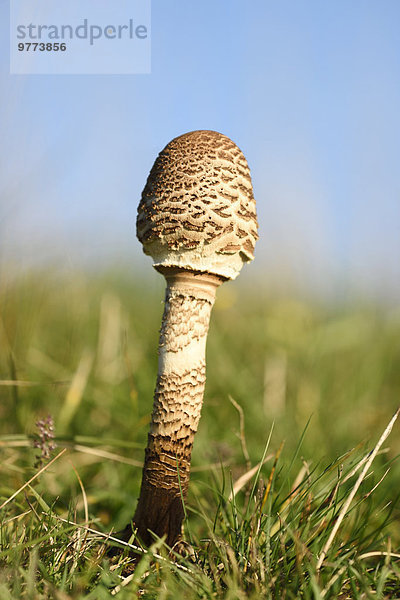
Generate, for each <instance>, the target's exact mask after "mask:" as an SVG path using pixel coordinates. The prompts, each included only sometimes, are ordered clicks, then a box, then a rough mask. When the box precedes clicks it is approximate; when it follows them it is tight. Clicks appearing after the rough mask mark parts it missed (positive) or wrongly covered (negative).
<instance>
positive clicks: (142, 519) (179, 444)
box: [133, 267, 223, 546]
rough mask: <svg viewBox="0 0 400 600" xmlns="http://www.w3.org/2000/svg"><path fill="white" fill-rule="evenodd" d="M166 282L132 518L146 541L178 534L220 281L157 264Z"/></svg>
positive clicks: (170, 538) (173, 539) (170, 542)
mask: <svg viewBox="0 0 400 600" xmlns="http://www.w3.org/2000/svg"><path fill="white" fill-rule="evenodd" d="M158 270H160V271H161V272H162V273H163V274H164V276H165V278H166V280H167V289H166V294H165V308H164V314H163V318H162V325H161V332H160V341H159V359H158V376H157V384H156V389H155V393H154V406H153V414H152V421H151V427H150V432H149V436H148V442H147V448H146V453H145V464H144V468H143V475H142V486H141V491H140V497H139V502H138V505H137V508H136V513H135V516H134V519H133V520H134V523H135V527H136V528H137V530H138V536H139V538H140V539H141V540H142V542H143V543H145V544H146V545H148V544H150V543H151V542H152V541H153V540H154V537H153V536H152V535H151V533H150V532H153V533H155V534H156V535H157V536H159V537H162V536H166V542H167V544H168V545H170V546H172V545H173V544H174V543H175V542H176V541H177V540H178V539H179V537H180V535H181V528H182V522H183V518H184V507H183V502H184V501H185V499H186V494H187V489H188V484H189V477H190V460H191V453H192V447H193V441H194V436H195V433H196V431H197V426H198V423H199V419H200V412H201V407H202V403H203V394H204V386H205V381H206V361H205V349H206V339H207V333H208V326H209V322H210V315H211V309H212V306H213V304H214V300H215V292H216V289H217V287H218V286H219V285H220V283H222V281H223V279H222V278H220V277H218V276H216V275H212V274H209V273H195V272H190V271H187V270H185V269H176V268H162V267H161V268H159V269H158Z"/></svg>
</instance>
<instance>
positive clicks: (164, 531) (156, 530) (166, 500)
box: [109, 485, 185, 556]
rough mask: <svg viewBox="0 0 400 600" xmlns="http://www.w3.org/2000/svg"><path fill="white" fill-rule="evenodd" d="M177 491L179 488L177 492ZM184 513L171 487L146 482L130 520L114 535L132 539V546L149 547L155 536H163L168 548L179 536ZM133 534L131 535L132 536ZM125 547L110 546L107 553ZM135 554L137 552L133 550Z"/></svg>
mask: <svg viewBox="0 0 400 600" xmlns="http://www.w3.org/2000/svg"><path fill="white" fill-rule="evenodd" d="M178 494H179V492H178ZM184 516H185V512H184V509H183V504H182V498H181V496H180V495H176V494H174V495H173V496H172V495H171V490H168V489H162V488H155V487H153V486H151V485H145V489H144V490H143V489H142V492H141V497H140V500H139V504H138V506H137V508H136V512H135V516H134V518H133V522H132V523H130V524H129V525H127V526H126V527H125V529H124V530H123V531H122V532H120V533H118V534H117V535H116V536H114V537H117V538H118V539H120V540H121V541H123V542H129V540H130V539H132V538H133V539H132V544H133V545H134V546H140V545H142V546H143V547H145V548H146V547H149V546H151V545H152V544H153V543H154V542H155V541H156V540H157V538H164V540H165V543H166V544H167V545H168V546H170V547H171V548H172V547H173V546H174V545H175V544H176V543H177V542H180V540H181V535H182V523H183V519H184ZM133 536H134V537H133ZM123 550H124V548H113V549H112V550H111V551H110V552H109V555H110V556H115V555H116V554H119V553H121V552H123ZM133 553H134V554H136V553H135V552H134V551H133Z"/></svg>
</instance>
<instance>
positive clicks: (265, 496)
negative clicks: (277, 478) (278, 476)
mask: <svg viewBox="0 0 400 600" xmlns="http://www.w3.org/2000/svg"><path fill="white" fill-rule="evenodd" d="M284 445H285V442H282V443H281V445H280V446H279V448H278V450H277V452H276V454H275V460H274V464H273V465H272V469H271V473H270V475H269V479H268V483H267V487H266V489H265V494H264V498H263V501H262V504H261V510H260V512H262V511H263V509H264V506H265V503H266V501H267V498H268V496H269V493H270V491H271V487H272V480H273V478H274V474H275V470H276V465H277V463H278V460H279V457H280V455H281V452H282V450H283V446H284Z"/></svg>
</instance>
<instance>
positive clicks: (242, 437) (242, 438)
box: [228, 396, 251, 471]
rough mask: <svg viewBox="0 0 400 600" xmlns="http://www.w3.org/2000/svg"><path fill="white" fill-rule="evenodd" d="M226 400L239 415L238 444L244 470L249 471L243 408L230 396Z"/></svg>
mask: <svg viewBox="0 0 400 600" xmlns="http://www.w3.org/2000/svg"><path fill="white" fill-rule="evenodd" d="M228 398H229V401H230V402H231V404H233V406H234V407H235V408H236V410H237V411H238V413H239V427H240V443H241V445H242V452H243V456H244V458H245V460H246V468H247V470H248V471H249V470H250V467H251V461H250V456H249V451H248V450H247V444H246V434H245V429H244V412H243V408H242V407H241V406H240V404H239V403H238V402H236V400H235V399H234V398H232V396H228Z"/></svg>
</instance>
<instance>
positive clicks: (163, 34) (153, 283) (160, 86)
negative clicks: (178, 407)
mask: <svg viewBox="0 0 400 600" xmlns="http://www.w3.org/2000/svg"><path fill="white" fill-rule="evenodd" d="M7 4H8V3H7V2H5V1H4V0H0V23H1V28H2V36H0V49H1V52H0V80H1V95H0V108H1V110H0V136H1V140H2V143H1V149H0V424H1V429H0V434H1V435H0V448H1V461H0V462H1V464H2V465H3V466H0V471H1V469H3V471H2V473H3V474H2V480H3V481H5V482H7V481H8V483H7V484H6V483H5V484H4V485H5V486H6V487H7V489H5V491H4V490H3V493H4V494H11V493H12V490H14V489H17V487H18V485H20V484H21V481H23V480H24V479H23V478H24V477H25V471H24V470H22V471H18V469H17V467H16V465H22V466H24V468H25V467H26V466H28V468H31V466H32V465H33V464H34V462H35V460H34V456H33V454H34V450H33V448H32V435H33V434H34V433H35V431H36V429H35V422H36V421H37V419H38V418H39V417H42V416H46V415H47V414H49V413H50V414H51V415H52V417H53V418H54V421H55V430H56V435H57V443H58V444H59V446H62V445H63V444H67V445H68V444H69V445H68V447H69V448H70V449H71V453H72V449H75V454H73V460H74V464H75V466H76V467H77V468H79V472H80V473H81V476H82V480H84V482H85V486H86V489H87V492H88V498H89V502H90V507H91V510H93V512H94V513H95V514H97V515H99V516H100V518H101V520H102V522H103V523H105V524H107V523H113V524H114V525H115V526H116V528H117V529H118V527H122V526H123V525H125V523H126V522H127V520H128V519H129V518H130V517H131V515H132V502H133V500H132V499H134V498H136V497H137V494H138V489H139V485H140V472H141V470H140V465H141V461H142V459H143V448H144V445H145V442H146V436H147V430H148V423H149V419H150V414H151V405H152V396H153V389H154V384H155V375H156V370H157V341H158V330H159V327H160V318H161V312H162V298H163V289H164V280H163V278H162V277H161V276H160V275H159V274H157V273H156V272H155V271H154V270H153V269H152V268H151V262H150V259H149V258H148V257H146V256H144V255H143V253H142V249H141V247H140V244H139V242H138V241H137V240H136V237H135V220H136V207H137V204H138V201H139V198H140V194H141V191H142V189H143V187H144V184H145V182H146V178H147V175H148V172H149V170H150V168H151V166H152V164H153V162H154V159H155V157H156V155H157V154H158V152H159V151H160V150H161V149H162V148H163V147H164V146H165V145H166V144H167V143H168V142H169V141H170V140H171V139H172V138H174V137H175V136H178V135H180V134H182V133H183V132H186V131H191V130H195V129H214V130H217V131H220V132H222V133H224V134H226V135H228V136H229V137H231V138H232V139H233V140H234V141H235V142H236V143H237V145H238V146H239V147H240V148H241V149H242V150H243V152H244V154H245V155H246V157H247V159H248V162H249V165H250V168H251V172H252V177H253V183H254V193H255V197H256V200H257V207H258V216H259V224H260V231H259V233H260V240H259V242H258V244H257V246H256V260H255V261H254V263H252V264H251V265H250V266H246V267H245V268H244V269H243V271H242V274H241V275H240V277H239V278H238V280H237V281H235V282H232V283H226V284H224V285H223V286H221V288H220V290H219V291H218V294H217V302H216V305H215V309H214V311H213V316H212V322H211V328H210V335H209V340H208V347H207V361H208V363H207V364H208V372H207V387H206V394H205V403H204V409H203V417H202V419H201V423H200V427H199V432H198V434H197V436H196V444H195V448H194V454H193V469H194V470H193V478H192V487H191V489H192V490H194V494H195V495H196V490H197V489H198V488H197V487H196V486H201V485H202V484H201V482H202V481H203V483H204V484H205V485H206V486H207V481H208V478H209V472H210V469H211V465H217V471H218V466H219V465H221V464H224V465H227V469H229V473H230V475H229V476H228V475H227V477H230V476H232V477H233V479H235V477H237V476H238V475H239V474H240V473H243V469H244V468H247V466H248V464H249V463H248V457H247V458H246V456H245V455H243V452H242V449H243V448H242V446H243V444H242V442H243V440H242V442H241V441H240V439H239V437H240V436H239V429H240V427H239V412H240V411H238V409H237V407H235V405H234V404H233V403H232V402H231V401H230V397H231V398H233V399H234V401H236V402H237V403H239V404H240V406H241V407H242V408H243V411H244V416H245V424H244V430H245V433H246V438H247V447H248V455H249V457H250V461H251V464H253V465H254V464H255V462H256V461H258V460H260V457H261V455H262V451H263V448H264V444H265V441H266V439H267V437H268V434H269V431H270V430H271V427H272V424H273V423H275V429H274V433H273V437H272V440H271V449H272V451H276V450H277V448H279V445H280V443H281V441H282V440H284V439H286V446H285V452H284V459H285V460H288V461H289V462H290V461H291V459H292V457H293V456H296V457H297V462H296V463H293V464H295V467H294V469H297V468H298V469H301V468H303V464H302V456H305V457H306V460H310V461H311V463H312V462H313V460H314V461H316V462H318V461H321V463H322V465H326V464H327V462H329V461H330V460H332V458H333V457H335V458H336V457H337V456H339V455H341V454H342V453H344V452H345V451H346V450H348V449H349V448H351V447H353V446H355V445H357V444H358V443H359V442H365V441H367V442H366V443H367V447H370V446H368V444H370V443H371V439H372V440H375V439H376V438H377V436H378V435H379V433H380V432H381V431H383V429H384V427H385V426H386V424H387V423H388V421H389V419H390V417H391V415H392V414H393V412H394V410H395V409H396V407H397V406H398V403H399V388H400V304H399V298H400V260H399V258H400V176H399V155H400V111H399V106H400V44H399V22H400V2H399V1H398V0H379V1H378V0H373V1H372V0H362V1H359V0H352V1H351V2H348V0H335V1H331V2H320V1H319V0H316V1H313V0H307V1H305V0H304V1H303V0H301V1H299V0H297V1H293V0H291V1H286V0H279V2H278V1H276V2H272V1H270V0H254V1H253V2H251V3H247V4H245V3H243V2H238V1H237V0H229V2H228V1H225V2H222V1H219V2H215V0H214V1H211V0H203V1H202V2H187V1H186V2H184V1H183V0H182V1H179V2H178V1H175V2H165V1H162V0H153V2H152V34H151V35H152V73H151V74H150V75H137V76H118V75H115V76H62V75H59V76H15V75H14V76H10V75H9V74H8V73H9V65H8V18H9V15H8V6H7ZM310 419H311V421H310ZM309 422H310V423H309ZM308 423H309V425H308ZM305 429H306V430H307V431H306V435H305V437H304V440H303V438H302V436H303V432H304V431H305ZM301 440H303V441H302V442H301ZM299 444H300V445H301V449H300V450H299ZM78 446H79V448H78ZM385 452H386V454H385V457H388V460H389V461H392V460H394V458H395V457H396V456H397V455H398V454H399V452H400V439H399V436H398V435H393V436H392V439H391V441H390V450H387V451H385ZM104 453H106V454H104ZM71 455H72V454H71ZM69 456H70V454H69ZM63 460H64V459H63ZM68 460H69V458H68V459H67V458H66V459H65V464H64V463H63V464H64V467H63V468H62V469H61V472H62V473H63V476H62V477H61V478H60V479H59V480H57V482H56V483H54V484H52V485H53V487H51V486H50V487H48V488H46V493H47V492H49V493H50V494H53V496H54V497H56V496H59V497H61V498H63V499H64V501H65V503H66V504H68V502H69V498H70V493H71V487H74V486H75V488H77V482H76V477H75V475H74V473H73V472H72V471H71V468H70V466H69V463H68ZM290 464H292V463H290ZM313 464H315V462H314V463H313ZM244 465H245V466H244ZM246 465H247V466H246ZM204 469H205V470H204ZM218 473H219V471H218ZM396 473H397V476H398V474H399V466H398V462H396ZM293 476H295V472H293ZM7 477H8V478H9V479H8V480H7ZM266 477H268V475H266ZM395 477H396V476H395V475H393V474H392V475H391V476H390V479H389V478H388V479H387V484H385V486H384V487H383V488H382V497H383V499H384V502H385V503H386V502H387V501H388V498H390V497H391V496H393V495H394V494H395V490H398V484H396V485H393V481H395ZM397 480H398V479H397ZM227 481H228V479H227ZM49 485H50V484H49ZM204 489H208V488H204ZM78 491H79V490H78ZM207 493H208V492H207ZM396 493H397V492H396ZM210 502H211V501H210ZM399 518H400V517H399Z"/></svg>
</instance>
